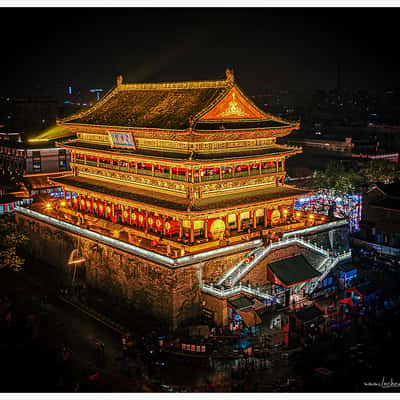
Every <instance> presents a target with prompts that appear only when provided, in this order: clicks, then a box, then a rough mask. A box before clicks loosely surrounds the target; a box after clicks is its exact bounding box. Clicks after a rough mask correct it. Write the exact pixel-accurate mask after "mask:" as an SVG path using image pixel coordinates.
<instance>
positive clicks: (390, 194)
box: [353, 182, 400, 256]
mask: <svg viewBox="0 0 400 400" xmlns="http://www.w3.org/2000/svg"><path fill="white" fill-rule="evenodd" d="M353 244H354V246H355V247H356V248H363V249H369V250H373V251H376V252H379V253H382V254H386V255H394V256H400V183H399V182H396V183H392V184H378V185H376V186H375V187H374V188H372V189H371V190H369V191H368V192H367V193H366V194H365V195H364V196H363V209H362V216H361V221H360V232H359V233H358V234H357V235H356V236H355V237H353Z"/></svg>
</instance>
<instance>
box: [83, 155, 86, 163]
mask: <svg viewBox="0 0 400 400" xmlns="http://www.w3.org/2000/svg"><path fill="white" fill-rule="evenodd" d="M83 163H84V164H85V165H86V154H84V155H83Z"/></svg>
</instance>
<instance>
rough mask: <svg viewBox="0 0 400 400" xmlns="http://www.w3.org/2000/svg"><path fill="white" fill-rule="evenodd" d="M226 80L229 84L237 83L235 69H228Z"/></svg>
mask: <svg viewBox="0 0 400 400" xmlns="http://www.w3.org/2000/svg"><path fill="white" fill-rule="evenodd" d="M225 75H226V80H227V82H230V83H234V82H235V73H234V71H233V68H227V69H226V70H225Z"/></svg>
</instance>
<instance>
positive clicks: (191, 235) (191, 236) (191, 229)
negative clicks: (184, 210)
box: [190, 221, 194, 243]
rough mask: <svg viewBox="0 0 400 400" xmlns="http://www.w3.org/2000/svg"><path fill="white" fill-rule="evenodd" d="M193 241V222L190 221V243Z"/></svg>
mask: <svg viewBox="0 0 400 400" xmlns="http://www.w3.org/2000/svg"><path fill="white" fill-rule="evenodd" d="M193 242H194V223H193V221H190V243H193Z"/></svg>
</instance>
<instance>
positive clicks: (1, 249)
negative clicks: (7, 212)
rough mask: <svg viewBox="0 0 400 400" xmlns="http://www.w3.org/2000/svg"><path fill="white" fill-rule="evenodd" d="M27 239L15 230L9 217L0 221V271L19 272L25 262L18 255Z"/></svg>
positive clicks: (14, 225) (13, 223)
mask: <svg viewBox="0 0 400 400" xmlns="http://www.w3.org/2000/svg"><path fill="white" fill-rule="evenodd" d="M27 240H28V237H27V236H26V235H25V234H23V233H21V232H18V231H17V230H16V224H15V222H14V220H13V219H12V218H10V217H2V219H1V220H0V269H2V268H11V269H12V270H13V271H20V270H21V269H22V267H23V265H24V262H25V260H24V259H23V258H22V257H20V256H19V255H18V250H19V248H20V246H21V245H22V244H23V243H25V242H26V241H27Z"/></svg>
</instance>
